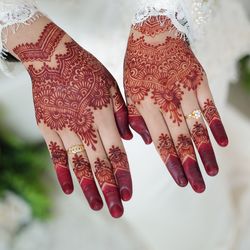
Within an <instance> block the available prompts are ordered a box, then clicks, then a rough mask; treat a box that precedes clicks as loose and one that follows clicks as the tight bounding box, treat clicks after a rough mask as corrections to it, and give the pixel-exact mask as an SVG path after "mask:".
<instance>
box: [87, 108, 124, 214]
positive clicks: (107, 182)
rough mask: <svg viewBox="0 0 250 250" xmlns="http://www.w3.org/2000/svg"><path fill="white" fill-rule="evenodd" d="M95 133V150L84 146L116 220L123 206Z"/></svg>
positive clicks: (99, 139)
mask: <svg viewBox="0 0 250 250" xmlns="http://www.w3.org/2000/svg"><path fill="white" fill-rule="evenodd" d="M100 113H101V112H100ZM97 116H98V115H97ZM100 117H101V115H100ZM95 133H96V141H97V143H96V144H95V148H96V149H95V150H93V149H92V148H91V147H90V146H87V145H84V146H85V149H86V152H87V155H88V158H89V162H90V164H91V166H92V168H93V170H94V173H95V177H96V179H97V181H98V183H99V186H100V187H101V190H102V192H103V195H104V198H105V201H106V203H107V206H108V209H109V212H110V214H111V215H112V216H113V217H114V218H118V217H121V216H122V214H123V206H122V202H121V198H120V194H119V190H118V187H117V185H116V181H115V177H114V174H113V168H112V166H111V164H110V162H109V160H108V158H107V155H106V152H105V150H104V148H103V145H102V141H101V138H100V136H99V134H98V132H97V131H95Z"/></svg>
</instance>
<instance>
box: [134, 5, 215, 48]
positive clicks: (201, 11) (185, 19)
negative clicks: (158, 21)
mask: <svg viewBox="0 0 250 250" xmlns="http://www.w3.org/2000/svg"><path fill="white" fill-rule="evenodd" d="M213 4H214V0H139V1H138V5H137V10H136V14H135V16H134V19H133V21H132V24H133V25H138V24H142V23H143V22H144V21H145V20H146V19H148V18H150V17H151V16H159V15H164V16H167V17H168V18H170V19H171V21H172V23H173V25H174V26H175V27H176V28H177V29H178V30H179V31H180V32H182V33H184V34H185V35H186V36H187V38H188V39H189V41H190V42H191V43H192V42H193V41H194V40H197V39H199V38H200V37H201V36H202V32H203V29H202V28H203V26H204V25H203V24H205V23H206V22H207V20H208V19H209V16H210V14H211V12H212V6H213Z"/></svg>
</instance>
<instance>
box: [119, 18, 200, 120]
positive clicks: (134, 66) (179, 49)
mask: <svg viewBox="0 0 250 250" xmlns="http://www.w3.org/2000/svg"><path fill="white" fill-rule="evenodd" d="M148 22H150V25H149V26H151V25H152V26H154V25H155V26H158V25H159V21H158V20H154V19H150V20H149V21H148ZM147 25H148V24H147V22H146V23H143V24H142V26H141V27H140V28H138V29H140V30H143V29H145V30H147V28H148V27H147ZM168 25H169V26H171V25H172V24H171V23H169V24H168V23H167V24H166V26H168ZM165 28H166V27H165ZM169 28H171V29H172V26H171V27H169ZM135 29H137V28H135ZM149 29H150V27H149ZM166 29H167V28H166ZM167 34H168V33H167V32H166V40H165V42H163V43H156V44H149V43H147V42H146V41H145V38H146V35H148V33H147V32H146V33H145V35H143V34H142V36H141V37H139V38H138V39H134V34H133V33H132V34H131V36H130V38H129V41H128V47H127V52H126V57H125V64H124V66H125V67H124V72H125V76H124V83H125V90H126V94H127V96H129V97H130V98H131V100H132V101H133V102H134V104H140V103H141V101H143V100H144V98H145V97H146V96H150V98H152V99H153V101H154V104H156V105H158V106H159V107H160V109H161V110H162V112H165V113H169V115H170V119H171V120H172V121H173V122H175V123H177V124H180V123H181V122H182V116H181V113H180V111H179V108H180V102H181V100H182V96H183V94H184V92H183V90H184V89H187V90H188V91H191V90H196V89H197V86H198V85H199V84H201V83H202V81H203V73H204V71H203V69H202V67H201V65H200V63H199V62H198V61H197V59H196V58H195V56H194V54H193V52H192V51H191V49H190V47H189V44H188V43H187V42H186V41H184V40H183V39H180V38H179V37H170V36H167Z"/></svg>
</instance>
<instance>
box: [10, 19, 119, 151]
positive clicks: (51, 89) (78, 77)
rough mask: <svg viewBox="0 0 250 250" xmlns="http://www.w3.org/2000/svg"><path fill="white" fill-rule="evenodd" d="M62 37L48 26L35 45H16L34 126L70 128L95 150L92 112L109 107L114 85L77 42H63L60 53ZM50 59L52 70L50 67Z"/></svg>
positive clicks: (101, 67)
mask: <svg viewBox="0 0 250 250" xmlns="http://www.w3.org/2000/svg"><path fill="white" fill-rule="evenodd" d="M63 35H65V33H64V32H63V31H62V30H61V29H60V28H59V27H57V26H56V25H55V24H53V23H50V24H48V25H46V26H45V28H44V30H43V32H42V33H41V35H40V38H39V39H38V42H37V43H34V44H33V43H32V44H28V43H26V44H22V45H19V46H17V47H16V48H14V51H15V53H16V54H17V55H18V56H19V58H21V59H22V61H25V62H28V63H29V64H28V65H29V66H28V71H29V74H30V76H31V79H32V83H33V98H34V105H35V112H36V119H37V123H38V124H39V123H41V122H44V123H45V124H46V125H47V126H48V127H49V128H51V129H52V130H62V129H64V128H69V129H70V130H71V131H73V132H75V133H76V134H78V135H79V136H80V137H81V139H82V140H83V141H84V142H85V144H86V145H87V146H91V147H92V149H93V150H95V149H96V147H95V144H96V143H97V140H96V130H95V124H94V111H95V110H101V109H103V108H105V107H108V106H109V105H110V104H111V98H112V97H111V94H110V88H111V87H112V86H115V87H116V83H115V82H114V79H113V77H112V76H111V74H110V73H109V72H108V71H107V70H106V69H105V67H104V66H103V65H102V64H101V63H100V62H99V61H98V60H97V59H96V58H95V57H94V56H93V55H91V54H90V53H88V52H87V51H85V50H84V49H83V48H81V47H80V46H79V45H78V44H77V43H76V42H74V41H71V42H66V43H64V44H63V46H65V48H66V52H65V53H64V54H60V52H58V50H59V51H60V48H61V45H62V44H61V43H60V40H61V38H62V36H63ZM55 36H56V37H55ZM58 48H59V49H58ZM34 51H35V54H34V53H33V52H34ZM52 56H54V57H55V59H56V66H55V67H51V66H50V65H49V62H50V61H51V57H52ZM45 57H46V59H45ZM41 60H42V61H43V65H42V67H41V68H40V69H36V68H35V66H34V64H33V62H36V61H41ZM31 62H32V63H31Z"/></svg>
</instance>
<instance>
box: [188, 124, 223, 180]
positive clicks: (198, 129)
mask: <svg viewBox="0 0 250 250" xmlns="http://www.w3.org/2000/svg"><path fill="white" fill-rule="evenodd" d="M192 138H193V140H194V143H195V145H196V147H197V149H198V152H199V154H200V156H201V160H202V163H203V165H204V167H205V169H206V172H207V173H208V174H209V175H211V176H214V175H216V174H217V173H218V171H219V168H218V164H217V161H216V158H215V154H214V150H213V148H212V145H211V143H210V140H209V135H208V132H207V129H206V127H205V126H204V125H203V124H201V123H198V122H196V123H195V124H194V126H193V129H192Z"/></svg>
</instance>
